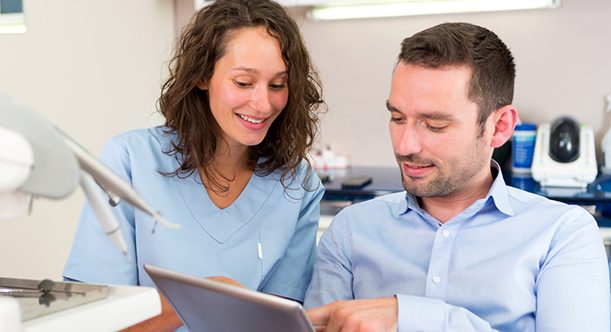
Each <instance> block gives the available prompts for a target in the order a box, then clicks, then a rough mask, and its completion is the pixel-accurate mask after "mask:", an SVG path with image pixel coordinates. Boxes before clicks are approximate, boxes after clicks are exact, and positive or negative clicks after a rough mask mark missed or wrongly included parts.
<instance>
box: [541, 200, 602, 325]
mask: <svg viewBox="0 0 611 332" xmlns="http://www.w3.org/2000/svg"><path fill="white" fill-rule="evenodd" d="M573 211H576V213H578V214H579V215H578V216H577V217H576V218H567V221H566V222H564V223H563V224H562V225H561V226H560V227H559V228H558V230H557V231H556V234H555V236H554V238H553V239H552V243H551V245H550V250H549V252H548V254H547V257H546V259H545V261H544V262H543V264H542V267H541V272H540V273H539V276H538V278H537V281H536V285H537V286H536V287H537V318H536V330H537V331H575V332H577V331H600V332H603V331H604V332H606V331H609V329H610V326H609V325H610V319H611V318H610V316H611V312H610V306H609V270H608V269H607V255H606V252H605V249H604V244H603V241H602V237H601V236H600V231H599V229H598V225H597V224H596V221H595V220H594V218H593V217H592V216H591V215H590V214H589V213H588V212H587V211H585V210H583V209H581V208H577V207H576V208H575V209H574V210H573Z"/></svg>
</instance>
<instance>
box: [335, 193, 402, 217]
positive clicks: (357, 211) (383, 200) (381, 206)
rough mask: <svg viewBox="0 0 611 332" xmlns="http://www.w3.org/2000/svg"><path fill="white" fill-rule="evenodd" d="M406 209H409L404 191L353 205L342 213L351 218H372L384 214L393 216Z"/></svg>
mask: <svg viewBox="0 0 611 332" xmlns="http://www.w3.org/2000/svg"><path fill="white" fill-rule="evenodd" d="M405 208H407V201H406V196H405V192H404V191H402V192H398V193H393V194H387V195H383V196H378V197H375V198H373V199H370V200H366V201H363V202H359V203H356V204H352V205H350V206H348V207H346V208H344V209H343V210H342V213H343V214H345V215H347V216H351V217H354V216H371V215H372V214H374V215H378V216H380V215H383V214H393V213H394V212H397V211H399V210H402V209H405ZM401 212H404V211H401ZM399 213H400V212H399Z"/></svg>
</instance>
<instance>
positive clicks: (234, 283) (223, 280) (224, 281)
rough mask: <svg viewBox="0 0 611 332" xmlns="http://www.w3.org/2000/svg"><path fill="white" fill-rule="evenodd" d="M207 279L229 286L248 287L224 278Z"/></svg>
mask: <svg viewBox="0 0 611 332" xmlns="http://www.w3.org/2000/svg"><path fill="white" fill-rule="evenodd" d="M206 279H208V280H212V281H218V282H222V283H224V284H229V285H233V286H238V287H242V288H246V286H244V285H242V284H241V283H240V282H238V281H236V280H233V279H231V278H227V277H223V276H215V277H208V278H206Z"/></svg>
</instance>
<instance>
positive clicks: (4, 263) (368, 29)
mask: <svg viewBox="0 0 611 332" xmlns="http://www.w3.org/2000/svg"><path fill="white" fill-rule="evenodd" d="M192 3H193V2H192V1H187V0H176V4H177V5H179V8H177V10H176V13H178V14H177V18H178V21H175V19H174V15H175V14H174V13H175V11H174V1H172V0H130V1H123V0H107V1H96V2H93V1H68V0H56V1H44V0H24V11H25V17H26V23H27V27H28V32H27V33H26V34H24V35H0V91H3V92H5V93H8V94H9V95H11V96H13V97H14V98H15V99H17V100H19V101H21V102H22V103H24V104H26V105H28V106H30V107H31V108H32V109H34V110H36V111H37V112H39V113H41V114H42V115H43V116H45V117H46V118H47V119H49V120H50V121H51V122H53V123H54V124H56V125H57V126H58V127H59V128H61V129H62V130H64V131H65V132H66V133H67V134H68V135H70V136H72V137H73V138H74V139H76V140H77V141H78V142H80V143H81V144H82V145H83V146H85V147H86V148H87V149H88V150H89V151H90V152H91V154H93V155H95V156H97V155H99V153H100V151H101V150H102V147H103V146H104V144H105V143H106V141H107V140H108V139H110V138H111V137H113V136H115V135H116V134H118V133H120V132H123V131H126V130H130V129H135V128H143V127H148V126H153V125H156V124H158V123H159V121H160V119H159V117H157V116H151V114H152V113H153V112H154V111H155V108H154V106H155V101H156V99H157V97H158V94H159V85H160V83H161V82H162V78H163V77H165V64H164V62H165V61H166V60H167V59H169V56H170V52H171V45H172V41H173V38H174V31H175V30H177V29H180V27H181V26H182V24H184V21H185V20H186V18H188V16H189V15H188V12H189V11H192V10H193V9H192V7H191V6H192ZM294 11H295V13H296V16H297V18H298V20H299V21H300V23H301V26H302V31H303V34H304V36H305V38H306V40H307V43H308V45H309V48H310V51H311V53H312V56H313V58H314V61H315V63H316V64H317V66H318V68H319V70H320V72H321V75H322V79H323V84H324V92H325V99H326V101H327V103H328V105H329V113H327V115H326V116H325V117H324V120H323V123H322V136H321V138H320V144H321V145H323V144H329V145H331V146H332V147H333V148H334V149H335V150H336V151H337V152H340V153H347V154H350V155H351V156H352V162H353V165H360V166H370V165H377V166H394V165H395V162H394V158H393V154H392V147H391V142H390V138H389V134H388V120H389V115H388V111H387V110H386V108H385V101H386V99H387V98H388V93H389V89H390V79H391V72H392V68H393V67H394V63H395V58H396V56H397V54H398V52H399V45H400V43H401V40H402V39H403V38H405V37H407V36H410V35H412V34H414V33H415V32H417V31H419V30H422V29H424V28H427V27H430V26H433V25H436V24H439V23H442V22H447V21H468V22H472V23H475V24H479V25H483V26H485V27H488V28H490V29H491V30H493V31H495V32H496V33H497V34H498V35H499V36H500V37H501V39H503V40H504V41H505V42H506V43H507V45H508V46H509V48H510V49H511V50H512V52H513V54H514V56H515V58H516V63H517V71H518V72H517V82H516V93H515V99H514V105H515V106H516V107H517V109H518V112H519V114H520V117H521V119H522V120H523V121H526V122H535V123H541V122H549V121H551V120H553V119H554V118H555V117H557V116H559V115H564V114H569V115H573V116H575V117H577V118H578V119H579V120H581V121H582V122H585V123H587V124H589V125H590V126H592V127H593V129H594V132H595V133H596V137H597V143H598V142H600V140H601V139H602V136H603V135H604V133H605V131H606V130H607V129H608V128H609V122H610V120H611V116H609V115H606V114H605V113H604V108H605V104H604V97H605V96H606V95H607V94H610V93H611V62H610V60H611V56H610V54H611V37H609V34H608V31H609V28H608V22H609V20H611V2H609V1H607V0H563V1H562V6H561V8H559V9H555V10H531V11H516V12H506V13H480V14H460V15H438V16H428V17H407V18H389V19H368V20H350V21H335V22H310V21H308V20H306V19H305V16H304V11H303V10H302V9H299V8H298V9H295V10H294ZM186 13H187V14H186ZM599 160H600V159H599ZM83 200H84V195H83V194H82V191H81V190H80V189H77V190H76V191H75V192H74V193H73V194H72V195H71V196H70V197H68V198H67V199H65V200H61V201H50V200H47V199H38V200H36V201H35V203H34V210H33V213H32V215H31V216H23V217H21V218H19V219H17V220H9V221H5V220H0V236H1V238H0V276H3V277H16V278H38V279H41V278H52V279H55V280H59V279H60V278H61V271H62V269H63V265H64V263H65V260H66V258H67V255H68V251H69V249H70V244H71V242H72V237H73V235H74V231H75V229H76V223H77V219H78V216H79V212H80V209H81V206H82V203H83Z"/></svg>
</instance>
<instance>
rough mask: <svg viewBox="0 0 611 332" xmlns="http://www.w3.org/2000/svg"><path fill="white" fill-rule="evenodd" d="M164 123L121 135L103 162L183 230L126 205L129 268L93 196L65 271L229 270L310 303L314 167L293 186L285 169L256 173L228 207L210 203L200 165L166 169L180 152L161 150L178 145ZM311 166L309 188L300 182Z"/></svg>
mask: <svg viewBox="0 0 611 332" xmlns="http://www.w3.org/2000/svg"><path fill="white" fill-rule="evenodd" d="M165 129H166V128H165V127H156V128H151V129H143V130H134V131H130V132H127V133H124V134H121V135H119V136H117V137H115V138H114V139H112V140H110V141H109V142H108V144H107V145H106V147H105V148H104V150H103V151H102V154H101V157H100V160H101V162H103V163H104V164H105V165H107V166H108V167H109V168H110V169H112V170H113V171H115V172H116V173H117V174H119V175H120V176H121V177H123V178H125V179H126V180H127V181H128V182H130V183H131V184H132V185H133V187H134V189H135V190H136V191H137V192H138V193H139V194H140V195H141V196H142V197H143V198H144V199H145V200H146V201H147V202H149V203H150V204H151V206H153V208H155V209H156V210H157V211H160V212H161V213H162V214H163V215H164V217H165V218H166V219H167V220H169V221H171V222H173V223H177V224H180V225H181V226H182V229H180V230H175V229H168V228H166V227H164V226H163V225H157V227H156V228H154V224H155V221H154V219H153V218H152V217H150V216H148V215H147V214H145V213H143V212H141V211H140V210H134V208H133V207H132V206H130V205H127V204H126V203H125V202H121V203H120V204H119V205H118V206H116V207H114V208H113V212H114V214H115V216H116V218H117V219H118V221H119V223H120V224H121V229H122V232H123V235H124V237H125V239H126V241H127V245H128V250H129V254H130V257H131V259H132V260H133V261H134V262H136V263H137V264H136V265H131V264H130V263H129V262H128V261H127V260H126V259H125V257H124V256H123V255H122V254H121V252H120V251H119V250H118V249H117V248H116V247H115V246H114V244H113V242H112V241H111V240H110V239H109V238H108V237H107V236H106V235H105V233H104V231H103V230H102V227H101V225H100V223H99V222H98V219H97V217H96V216H95V214H94V212H93V210H92V208H91V205H90V204H89V202H85V205H84V207H83V210H82V213H81V217H80V220H79V224H78V227H77V230H76V235H75V237H74V242H73V244H72V249H71V251H70V255H69V257H68V261H67V264H66V266H65V268H64V271H63V276H64V277H65V278H68V279H72V280H79V281H83V282H89V283H101V284H117V285H143V286H153V287H154V284H153V282H152V281H151V280H150V278H149V277H148V275H147V274H146V272H145V271H144V270H143V268H142V266H143V264H152V265H157V266H160V267H163V268H167V269H171V270H175V271H179V272H183V273H187V274H191V275H195V276H199V277H208V276H216V275H222V276H227V277H229V278H233V279H235V280H237V281H239V282H241V283H242V284H244V285H245V286H246V287H248V288H250V289H253V290H258V291H262V292H266V293H272V294H276V295H279V296H283V297H288V298H292V299H295V300H299V301H303V298H304V295H305V291H306V289H307V287H308V284H309V282H310V279H311V276H312V269H313V264H314V260H315V248H316V232H317V230H318V219H319V203H320V200H321V198H322V195H323V193H324V187H323V185H322V183H321V181H320V180H319V179H318V177H317V176H316V174H315V173H314V172H313V171H311V169H310V168H309V167H308V166H307V164H306V163H302V164H301V165H300V167H299V172H298V175H297V178H295V179H293V181H292V182H291V181H289V182H290V186H289V187H290V190H287V191H285V190H284V188H283V186H282V184H281V183H280V182H279V181H278V179H279V178H280V174H281V172H279V171H276V172H274V173H272V174H270V175H268V176H264V177H260V176H257V175H255V174H253V176H252V178H251V179H250V182H249V183H248V185H247V186H246V188H245V189H244V191H243V192H242V194H241V195H240V196H239V197H238V199H237V200H236V201H235V202H234V203H233V204H232V205H231V206H229V207H227V208H226V209H222V210H221V209H219V208H218V207H216V205H214V203H212V201H211V200H210V197H209V196H208V194H207V192H206V189H205V188H204V186H203V185H202V184H201V179H200V177H199V174H198V172H194V173H193V174H192V175H190V176H188V177H186V178H180V177H176V176H172V177H167V176H163V175H161V174H159V171H161V172H172V171H174V170H176V169H177V168H178V166H179V164H178V162H177V161H176V158H175V157H174V156H168V155H167V154H164V153H163V151H169V148H170V145H169V144H170V135H168V134H166V133H164V130H165ZM308 172H310V180H309V182H308V188H311V189H312V190H310V191H306V190H304V189H303V188H302V187H301V183H302V182H303V178H304V176H305V175H306V174H307V173H308ZM287 183H288V182H287ZM153 230H154V232H153Z"/></svg>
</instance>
